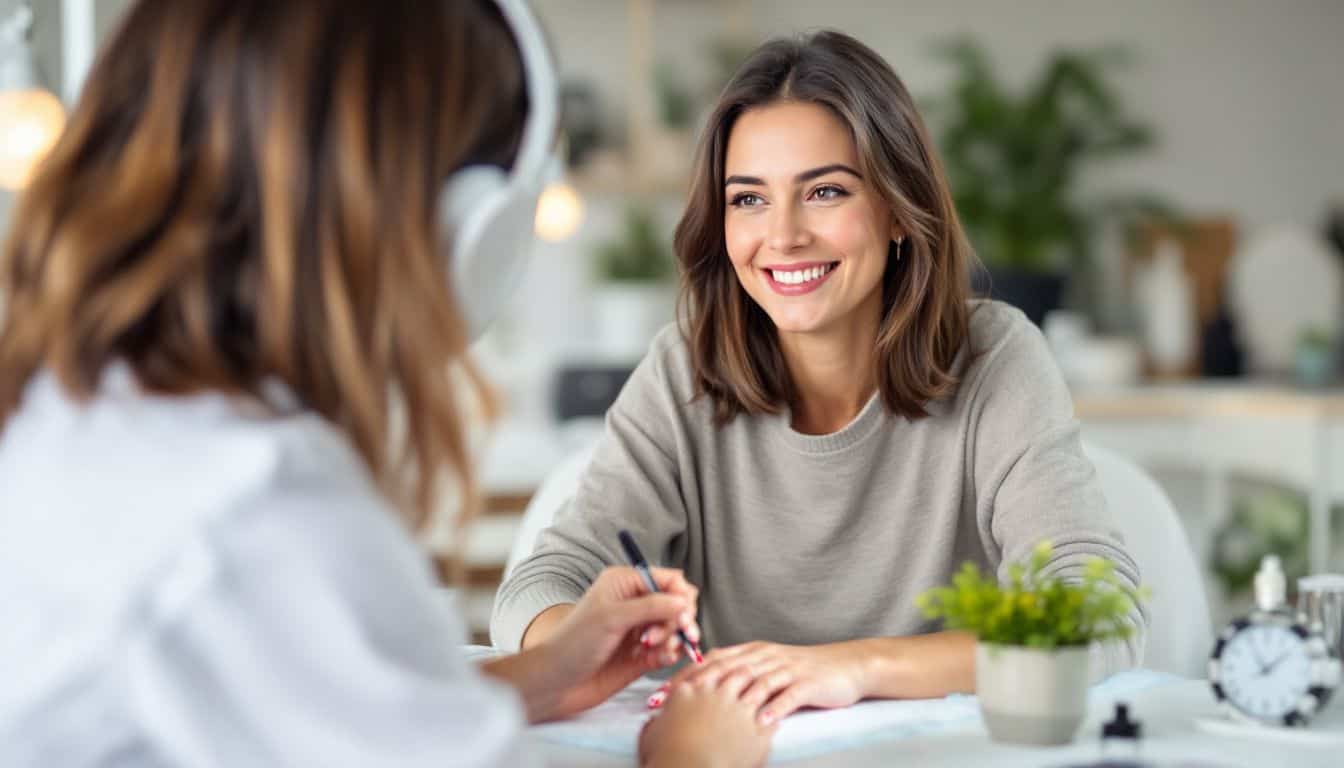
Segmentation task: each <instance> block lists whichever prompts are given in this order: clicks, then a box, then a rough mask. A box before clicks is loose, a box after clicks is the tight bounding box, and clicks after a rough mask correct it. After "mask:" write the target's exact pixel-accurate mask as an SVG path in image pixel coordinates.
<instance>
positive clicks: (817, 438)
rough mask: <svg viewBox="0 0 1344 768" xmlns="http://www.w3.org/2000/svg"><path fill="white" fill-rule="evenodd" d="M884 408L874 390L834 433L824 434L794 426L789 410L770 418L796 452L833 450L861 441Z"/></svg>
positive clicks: (781, 435)
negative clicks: (847, 421)
mask: <svg viewBox="0 0 1344 768" xmlns="http://www.w3.org/2000/svg"><path fill="white" fill-rule="evenodd" d="M884 411H885V409H884V408H883V406H882V393H881V392H880V391H878V390H874V391H873V394H872V395H871V396H869V398H868V402H867V403H865V404H864V406H863V408H861V409H860V410H859V413H858V415H857V416H855V417H854V419H853V420H852V421H850V422H849V423H848V424H846V425H845V426H844V427H841V428H840V430H838V431H836V432H830V433H828V434H825V435H808V434H804V433H802V432H799V431H798V430H796V429H794V428H793V426H792V424H791V422H792V421H793V410H792V409H791V408H785V409H784V410H783V412H782V413H780V414H779V415H778V416H776V417H775V419H774V424H773V427H774V431H775V432H776V433H777V434H778V435H779V437H780V439H781V440H783V441H784V443H785V444H786V445H788V446H789V447H790V448H792V449H793V450H795V451H798V452H799V453H811V454H817V453H834V452H836V451H843V450H846V449H848V448H852V447H854V446H856V445H858V444H860V443H862V442H863V441H864V440H865V439H867V438H868V436H870V435H872V434H873V432H875V431H877V426H878V424H879V423H881V421H882V414H883V413H884Z"/></svg>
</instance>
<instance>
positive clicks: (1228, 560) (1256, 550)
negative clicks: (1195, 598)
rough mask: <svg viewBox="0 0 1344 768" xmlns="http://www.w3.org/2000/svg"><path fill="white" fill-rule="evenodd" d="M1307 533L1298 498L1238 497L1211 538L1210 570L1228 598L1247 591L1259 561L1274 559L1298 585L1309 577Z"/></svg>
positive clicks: (1272, 492)
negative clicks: (1276, 559)
mask: <svg viewBox="0 0 1344 768" xmlns="http://www.w3.org/2000/svg"><path fill="white" fill-rule="evenodd" d="M1336 515H1338V510H1337V512H1336ZM1309 530H1310V522H1309V517H1308V513H1307V503H1306V500H1305V499H1303V498H1302V497H1301V496H1300V495H1299V494H1297V493H1293V492H1290V491H1287V490H1284V489H1278V488H1267V489H1262V490H1259V491H1256V492H1253V493H1249V494H1241V495H1238V496H1237V497H1236V498H1235V499H1234V501H1233V502H1232V509H1231V513H1230V514H1229V515H1228V516H1227V521H1226V522H1225V523H1224V524H1223V525H1222V526H1221V527H1220V528H1219V529H1218V530H1217V531H1216V532H1215V533H1214V536H1213V547H1212V549H1211V552H1210V561H1209V567H1210V570H1211V571H1212V572H1213V575H1214V576H1216V577H1217V578H1218V581H1219V582H1220V583H1221V584H1222V586H1223V589H1224V590H1226V592H1227V594H1228V595H1238V594H1241V593H1243V592H1246V591H1248V590H1250V588H1251V584H1252V583H1253V582H1254V580H1255V572H1256V571H1257V570H1258V569H1259V568H1260V560H1261V558H1263V557H1264V556H1265V555H1278V556H1279V560H1280V561H1281V562H1282V563H1283V572H1284V574H1285V575H1286V576H1287V577H1288V583H1289V584H1296V583H1297V579H1298V578H1299V577H1302V576H1306V575H1307V570H1308V568H1307V551H1308V542H1307V536H1308V532H1309Z"/></svg>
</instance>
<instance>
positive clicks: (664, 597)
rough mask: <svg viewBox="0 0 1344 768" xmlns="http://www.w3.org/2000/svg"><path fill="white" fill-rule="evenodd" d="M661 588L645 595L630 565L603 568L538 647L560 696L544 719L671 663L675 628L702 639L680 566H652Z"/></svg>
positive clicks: (676, 650)
mask: <svg viewBox="0 0 1344 768" xmlns="http://www.w3.org/2000/svg"><path fill="white" fill-rule="evenodd" d="M650 571H651V572H652V574H653V580H654V583H656V584H657V585H658V589H659V590H661V593H660V594H649V593H648V588H647V587H645V585H644V582H643V580H642V579H641V578H640V576H639V573H638V572H637V571H636V570H635V569H633V568H627V567H613V568H607V569H606V570H604V571H603V572H602V573H601V574H600V575H599V576H598V577H597V580H596V581H594V582H593V585H592V586H591V587H589V588H588V591H587V592H586V593H584V595H583V598H582V599H581V600H579V602H578V604H577V605H575V606H574V609H573V610H572V611H569V613H568V614H567V615H566V616H565V617H564V619H562V620H561V622H560V624H559V625H558V626H557V627H556V629H555V632H554V633H553V634H551V635H550V636H549V637H548V638H547V639H546V640H544V641H543V642H542V643H541V644H540V645H539V646H537V647H536V650H537V652H538V653H540V654H543V655H544V657H545V659H546V663H547V666H548V667H549V668H550V669H549V672H550V673H552V674H556V675H558V678H557V679H556V680H555V681H554V682H553V685H554V686H555V690H556V691H557V692H558V693H559V699H558V701H556V702H555V703H554V704H553V705H552V706H551V707H548V708H547V709H548V712H547V719H553V718H559V717H567V716H569V715H573V714H575V713H577V712H582V711H583V710H585V709H588V708H590V707H593V706H595V705H597V704H600V703H602V702H603V701H606V700H607V698H608V697H610V696H611V695H612V694H613V693H615V692H617V691H619V690H621V689H622V688H624V687H625V686H627V685H629V684H630V683H631V682H633V681H634V680H635V679H637V678H639V677H640V676H641V675H643V674H644V673H645V672H648V671H650V670H652V669H657V668H659V667H664V666H668V665H670V664H674V663H676V661H677V658H678V657H679V656H680V654H681V645H680V642H679V641H678V638H677V634H676V630H677V628H678V627H680V628H682V629H684V630H685V631H686V635H687V636H688V637H689V638H690V639H691V642H694V643H698V642H699V641H700V628H699V627H698V626H697V625H696V623H695V611H696V598H697V597H698V595H699V590H697V589H696V588H695V587H694V586H693V585H691V583H690V582H688V581H686V578H685V577H684V576H683V575H682V573H681V571H678V570H673V569H669V568H651V569H650Z"/></svg>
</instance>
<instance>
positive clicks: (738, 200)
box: [731, 192, 764, 208]
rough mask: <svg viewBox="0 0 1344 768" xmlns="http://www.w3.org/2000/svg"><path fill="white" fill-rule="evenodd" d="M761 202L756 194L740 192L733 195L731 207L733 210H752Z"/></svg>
mask: <svg viewBox="0 0 1344 768" xmlns="http://www.w3.org/2000/svg"><path fill="white" fill-rule="evenodd" d="M762 202H764V201H762V200H761V196H760V195H758V194H756V193H755V192H742V193H739V194H736V195H733V201H732V203H731V205H732V206H733V207H734V208H754V207H755V206H758V205H760V204H761V203H762Z"/></svg>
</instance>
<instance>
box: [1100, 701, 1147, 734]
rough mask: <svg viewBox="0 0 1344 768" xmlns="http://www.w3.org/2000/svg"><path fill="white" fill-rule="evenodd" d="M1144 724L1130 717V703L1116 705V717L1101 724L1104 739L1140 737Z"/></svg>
mask: <svg viewBox="0 0 1344 768" xmlns="http://www.w3.org/2000/svg"><path fill="white" fill-rule="evenodd" d="M1142 730H1143V726H1142V725H1141V724H1140V723H1139V722H1138V721H1137V720H1130V719H1129V705H1127V704H1116V705H1115V719H1114V720H1112V721H1110V722H1109V723H1102V724H1101V738H1103V739H1136V740H1137V739H1138V738H1139V733H1140V731H1142Z"/></svg>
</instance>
